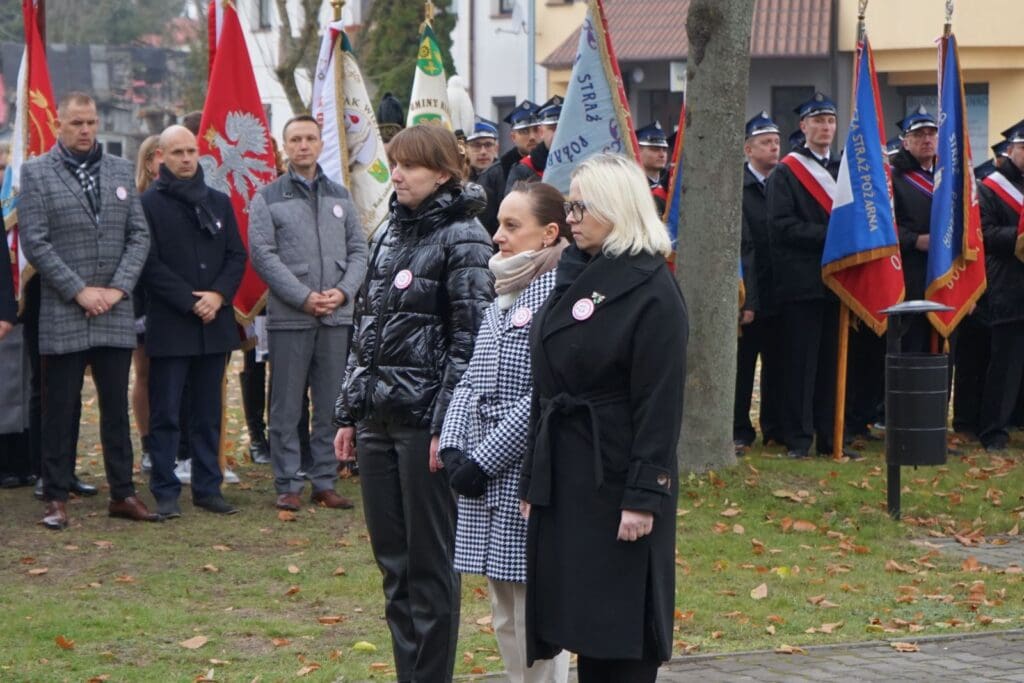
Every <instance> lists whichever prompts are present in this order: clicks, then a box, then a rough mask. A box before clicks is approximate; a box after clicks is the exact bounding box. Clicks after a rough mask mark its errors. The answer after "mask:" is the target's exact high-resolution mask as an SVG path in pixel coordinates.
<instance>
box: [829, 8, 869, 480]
mask: <svg viewBox="0 0 1024 683" xmlns="http://www.w3.org/2000/svg"><path fill="white" fill-rule="evenodd" d="M867 9H868V0H860V2H859V3H858V7H857V42H858V43H860V41H862V40H863V39H864V13H865V12H867ZM857 57H858V54H857V52H856V51H855V52H854V60H855V61H854V64H856V59H857ZM854 70H855V71H856V68H855V69H854ZM854 87H855V88H856V85H855V86H854ZM856 94H857V93H856V90H854V93H853V96H854V97H856ZM854 97H851V101H853V99H854ZM838 332H839V349H838V353H836V406H835V413H833V422H832V459H833V460H841V459H842V458H843V437H844V436H845V432H846V362H847V358H848V357H849V355H850V307H849V306H847V305H846V304H844V303H842V302H840V303H839V330H838Z"/></svg>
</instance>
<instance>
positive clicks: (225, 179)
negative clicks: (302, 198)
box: [199, 111, 274, 206]
mask: <svg viewBox="0 0 1024 683" xmlns="http://www.w3.org/2000/svg"><path fill="white" fill-rule="evenodd" d="M203 137H204V138H206V141H207V143H208V144H209V146H210V148H211V149H216V150H218V151H219V152H220V163H218V162H217V158H216V157H214V156H213V155H210V154H204V155H203V156H201V157H199V165H200V166H202V167H203V175H204V177H205V179H206V184H207V185H208V186H209V187H212V188H213V189H215V190H219V191H220V192H223V193H224V194H226V195H228V196H229V197H230V196H231V192H232V190H234V191H235V192H236V193H237V194H239V195H240V196H242V197H243V198H244V199H245V205H246V206H249V196H250V195H251V194H252V193H253V192H254V191H255V190H257V189H258V188H260V187H262V186H263V185H266V184H267V183H268V182H269V181H270V180H271V179H272V178H273V177H274V169H273V168H272V167H271V166H270V165H268V164H267V162H266V160H265V159H264V156H265V155H266V152H267V145H268V141H267V137H268V136H267V129H266V127H265V126H264V125H263V124H262V123H261V122H260V120H259V119H257V118H256V117H255V116H253V115H252V114H249V113H246V112H239V111H233V112H229V113H228V115H227V118H226V119H225V121H224V135H223V136H222V135H221V134H220V133H219V132H218V131H217V129H216V128H214V127H213V126H210V127H209V128H208V129H207V131H206V134H205V135H204V136H203Z"/></svg>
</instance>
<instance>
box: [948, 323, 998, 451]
mask: <svg viewBox="0 0 1024 683" xmlns="http://www.w3.org/2000/svg"><path fill="white" fill-rule="evenodd" d="M956 336H957V340H956V342H957V343H956V347H955V349H954V354H953V359H954V371H953V429H955V430H956V431H958V432H965V433H968V434H978V433H980V432H981V429H982V424H981V420H982V418H981V405H982V392H983V391H984V387H985V375H986V373H987V372H988V364H989V355H990V351H991V348H990V347H991V344H992V342H991V330H990V328H989V326H988V325H985V324H982V323H981V322H979V321H978V320H977V318H976V316H973V315H969V316H967V317H966V318H964V319H963V320H962V321H961V322H960V325H958V326H957V332H956Z"/></svg>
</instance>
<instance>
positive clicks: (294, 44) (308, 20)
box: [274, 0, 320, 113]
mask: <svg viewBox="0 0 1024 683" xmlns="http://www.w3.org/2000/svg"><path fill="white" fill-rule="evenodd" d="M275 4H276V5H277V13H278V16H280V17H281V33H280V36H279V39H278V59H277V66H276V67H275V68H274V75H275V76H277V80H278V81H280V83H281V87H282V88H283V89H284V93H285V95H286V96H287V97H288V104H289V106H291V108H292V112H293V113H299V112H303V111H306V110H307V109H308V108H309V107H308V105H307V103H306V102H303V101H302V96H301V95H300V94H299V88H298V85H297V84H296V82H295V72H296V70H297V69H299V68H302V67H303V60H304V59H305V57H306V55H307V54H308V53H309V52H310V50H311V49H312V47H311V46H313V45H314V44H315V43H316V42H317V40H316V39H317V35H318V33H319V30H320V22H319V14H320V2H319V0H301V3H300V8H301V12H302V28H301V30H300V31H299V35H298V37H295V36H293V35H292V33H293V31H292V20H291V17H290V16H288V0H275Z"/></svg>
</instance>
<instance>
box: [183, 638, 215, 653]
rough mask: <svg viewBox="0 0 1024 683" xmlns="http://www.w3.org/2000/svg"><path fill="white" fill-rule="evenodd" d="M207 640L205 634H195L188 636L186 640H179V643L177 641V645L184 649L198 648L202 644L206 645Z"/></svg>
mask: <svg viewBox="0 0 1024 683" xmlns="http://www.w3.org/2000/svg"><path fill="white" fill-rule="evenodd" d="M209 641H210V639H209V638H207V637H206V636H195V637H193V638H189V639H188V640H183V641H181V642H180V643H178V645H181V646H182V647H183V648H185V649H186V650H198V649H199V648H201V647H202V646H203V645H206V643H208V642H209Z"/></svg>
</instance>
